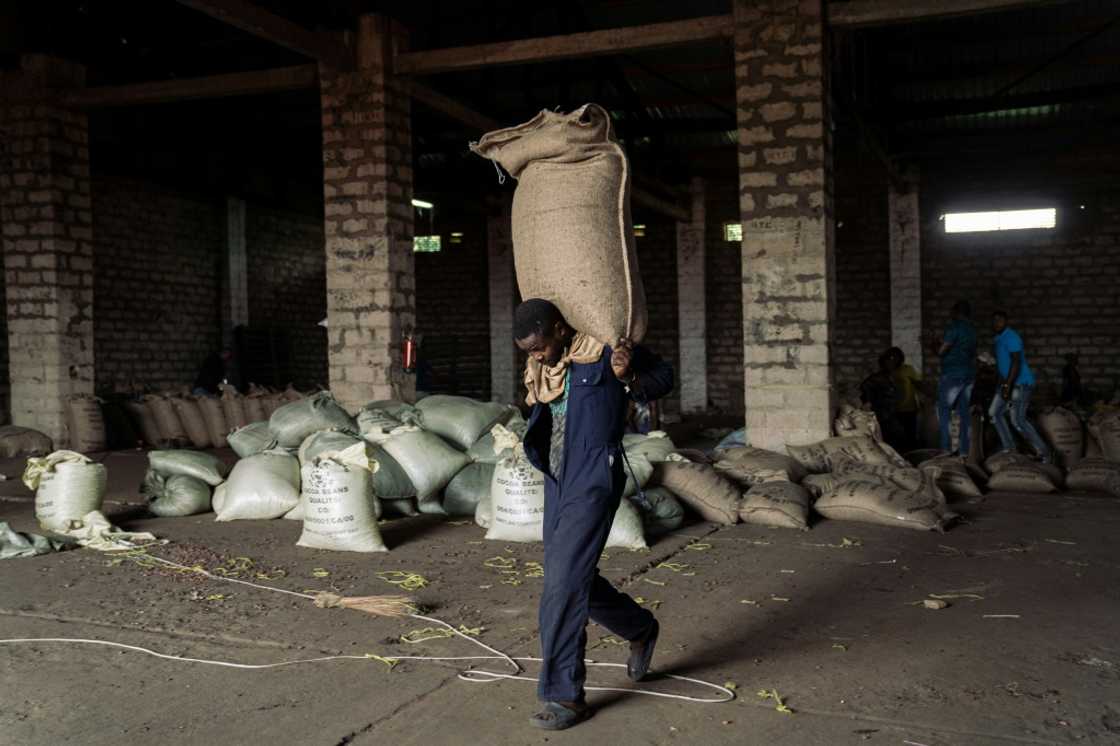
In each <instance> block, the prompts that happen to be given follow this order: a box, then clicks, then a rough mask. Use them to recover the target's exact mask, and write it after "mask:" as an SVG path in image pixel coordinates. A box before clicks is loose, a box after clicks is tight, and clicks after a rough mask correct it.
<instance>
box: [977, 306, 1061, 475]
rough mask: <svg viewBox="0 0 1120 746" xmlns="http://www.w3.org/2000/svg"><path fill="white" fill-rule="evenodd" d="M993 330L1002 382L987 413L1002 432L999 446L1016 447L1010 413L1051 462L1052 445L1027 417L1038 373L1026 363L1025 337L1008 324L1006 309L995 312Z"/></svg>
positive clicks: (1014, 424) (1035, 448) (1039, 450)
mask: <svg viewBox="0 0 1120 746" xmlns="http://www.w3.org/2000/svg"><path fill="white" fill-rule="evenodd" d="M992 331H993V332H995V340H994V342H993V346H994V348H995V355H996V369H997V370H998V371H999V386H998V387H997V388H996V395H995V398H994V399H992V406H991V409H989V410H988V414H989V415H990V416H991V418H992V423H993V424H994V425H995V426H996V432H997V433H999V442H1000V446H1001V447H1002V449H1003V450H1004V451H1014V450H1015V437H1014V436H1013V435H1012V434H1011V428H1009V427H1008V426H1007V419H1008V414H1009V413H1010V419H1011V425H1012V426H1013V427H1014V428H1015V429H1016V430H1017V431H1018V432H1019V434H1020V435H1022V436H1023V437H1024V438H1026V439H1027V442H1028V443H1030V444H1031V448H1033V449H1034V450H1035V451H1036V452H1037V453H1038V455H1039V457H1041V459H1042V462H1043V463H1044V464H1046V463H1050V448H1049V447H1048V446H1047V445H1046V441H1044V440H1043V439H1042V436H1040V435H1039V434H1038V431H1037V430H1035V429H1034V425H1032V424H1031V422H1030V420H1028V419H1027V408H1028V407H1029V406H1030V404H1031V393H1032V392H1033V391H1034V384H1035V377H1034V371H1032V370H1031V366H1030V365H1029V364H1028V363H1027V353H1026V350H1025V349H1023V338H1022V337H1020V336H1019V333H1018V332H1016V331H1015V330H1014V329H1012V328H1011V327H1009V326H1008V325H1007V313H1006V312H1004V311H996V312H995V313H994V314H992Z"/></svg>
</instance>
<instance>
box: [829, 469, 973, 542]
mask: <svg viewBox="0 0 1120 746" xmlns="http://www.w3.org/2000/svg"><path fill="white" fill-rule="evenodd" d="M813 508H814V509H815V510H816V511H817V512H818V513H820V514H821V515H823V516H824V517H825V518H831V519H833V520H837V521H861V522H863V523H877V524H880V525H883V526H901V527H903V528H913V529H919V530H925V531H929V530H941V529H942V528H943V527H944V525H945V523H946V521H947V520H949V519H950V518H952V517H953V514H951V513H948V512H947V511H946V510H945V506H944V503H943V501H941V502H939V501H938V499H937V497H936V496H935V495H933V494H931V493H930V492H929V490H927V489H924V488H923V489H917V490H908V489H905V488H903V487H899V486H898V485H896V484H893V483H891V482H887V481H879V480H874V479H866V480H865V479H850V480H844V481H842V482H840V483H839V484H838V485H837V486H836V487H835V488H833V489H832V490H831V491H829V492H828V493H827V494H825V495H822V496H821V497H820V499H819V500H817V502H816V503H815V504H814V505H813Z"/></svg>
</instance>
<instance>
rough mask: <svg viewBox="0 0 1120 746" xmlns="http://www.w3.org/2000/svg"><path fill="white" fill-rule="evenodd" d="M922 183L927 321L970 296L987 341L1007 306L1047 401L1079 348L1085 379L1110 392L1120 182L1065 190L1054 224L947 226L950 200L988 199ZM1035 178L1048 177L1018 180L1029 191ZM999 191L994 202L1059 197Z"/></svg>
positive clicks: (1118, 343) (930, 369) (1119, 303)
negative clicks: (971, 229) (1000, 228)
mask: <svg viewBox="0 0 1120 746" xmlns="http://www.w3.org/2000/svg"><path fill="white" fill-rule="evenodd" d="M926 186H927V188H925V189H923V192H922V215H923V219H922V223H923V231H922V260H923V261H922V265H923V266H922V271H923V315H924V317H925V324H926V327H927V328H932V329H936V330H938V331H940V330H942V329H943V328H944V325H945V323H946V320H947V319H948V316H949V309H950V308H951V307H952V305H953V303H954V302H955V301H957V300H958V299H961V298H964V299H968V300H970V301H972V304H973V317H974V319H975V320H976V322H977V326H978V328H979V332H980V349H981V350H984V349H988V348H989V345H990V344H991V337H992V334H991V330H990V316H991V313H992V311H993V310H996V309H997V308H1000V309H1003V310H1005V311H1007V312H1008V314H1009V315H1010V325H1011V326H1012V327H1013V328H1015V329H1016V330H1018V331H1019V332H1020V334H1022V336H1023V339H1024V342H1025V343H1026V351H1027V360H1028V361H1029V362H1030V364H1031V367H1032V368H1033V369H1034V370H1035V372H1036V374H1037V375H1038V376H1039V379H1040V388H1039V391H1038V394H1037V397H1038V398H1039V399H1040V400H1041V401H1046V400H1048V399H1051V398H1052V397H1053V396H1054V395H1055V394H1056V393H1057V389H1058V387H1059V386H1060V384H1061V369H1062V366H1063V365H1064V359H1063V356H1064V355H1065V354H1067V353H1077V354H1078V355H1079V356H1080V360H1081V375H1082V379H1083V383H1084V385H1085V386H1086V387H1088V388H1091V389H1094V390H1095V391H1096V392H1098V393H1101V394H1111V392H1112V391H1113V390H1114V388H1115V387H1116V386H1117V383H1118V379H1120V294H1118V293H1117V290H1116V288H1117V286H1118V285H1120V190H1117V189H1116V188H1115V187H1114V186H1111V185H1105V186H1098V187H1092V186H1090V187H1088V189H1087V190H1085V187H1082V190H1083V191H1082V193H1081V194H1080V195H1079V196H1076V197H1071V195H1070V194H1069V192H1066V193H1065V194H1066V197H1065V198H1063V199H1061V200H1060V206H1059V212H1058V228H1057V229H1056V230H1053V231H1041V230H1040V231H1009V232H1003V233H973V234H955V235H949V234H945V233H944V231H943V228H942V224H941V222H940V221H939V219H938V217H939V216H940V215H941V214H942V213H943V212H944V211H946V209H966V210H967V209H986V208H985V207H984V206H981V205H983V204H984V203H983V202H982V201H980V197H979V196H974V197H972V198H971V199H965V200H962V199H961V195H960V193H959V192H958V191H956V190H954V189H953V187H952V185H951V184H949V183H948V182H941V183H938V182H937V181H933V183H930V184H928V185H926ZM1031 186H1033V187H1035V188H1039V187H1043V186H1044V185H1043V184H1041V183H1038V182H1035V183H1034V184H1031V183H1030V182H1028V181H1024V182H1021V187H1020V188H1021V189H1023V190H1024V191H1025V190H1026V189H1027V188H1029V187H1031ZM994 188H995V187H993V189H994ZM1062 191H1064V190H1062ZM974 194H981V193H974ZM989 199H991V197H990V196H989ZM999 200H1000V203H1001V204H1000V205H997V207H1000V206H1002V207H1013V206H1039V205H1044V204H1054V202H1055V200H1054V199H1052V198H1051V199H1049V200H1045V199H1040V198H1039V197H1038V196H1037V195H1036V194H1029V193H1028V194H1025V195H1024V196H1022V197H1019V198H1016V196H1015V195H1014V194H1008V193H1007V192H1002V193H1001V194H1000V196H999ZM1081 204H1084V205H1085V209H1081V208H1080V205H1081ZM988 205H989V206H990V205H991V203H990V202H989V203H988ZM927 357H932V356H927ZM926 372H927V374H929V375H935V374H936V358H934V359H933V360H927V363H926Z"/></svg>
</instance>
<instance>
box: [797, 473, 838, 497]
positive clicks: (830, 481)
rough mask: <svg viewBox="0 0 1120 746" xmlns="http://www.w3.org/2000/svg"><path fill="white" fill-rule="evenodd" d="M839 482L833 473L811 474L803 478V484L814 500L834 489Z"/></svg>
mask: <svg viewBox="0 0 1120 746" xmlns="http://www.w3.org/2000/svg"><path fill="white" fill-rule="evenodd" d="M837 484H839V482H838V481H837V479H836V477H835V476H833V475H832V474H810V475H809V476H807V477H805V478H804V479H802V480H801V486H802V487H804V488H805V491H806V492H808V493H809V497H810V498H812V499H813V500H819V499H820V498H821V496H822V495H825V494H827V493H829V492H831V491H832V490H834V489H835V488H836V485H837Z"/></svg>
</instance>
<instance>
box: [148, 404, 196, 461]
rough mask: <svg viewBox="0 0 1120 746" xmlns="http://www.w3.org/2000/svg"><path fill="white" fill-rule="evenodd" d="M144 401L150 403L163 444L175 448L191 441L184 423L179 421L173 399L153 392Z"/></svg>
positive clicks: (150, 409)
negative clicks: (172, 404) (172, 402)
mask: <svg viewBox="0 0 1120 746" xmlns="http://www.w3.org/2000/svg"><path fill="white" fill-rule="evenodd" d="M144 403H145V404H146V405H148V410H149V411H150V412H151V413H152V416H153V417H155V420H156V427H157V428H158V429H159V437H160V443H161V444H162V445H164V446H169V447H172V448H175V447H177V446H181V445H186V444H187V443H189V442H190V438H188V437H187V431H186V429H185V428H184V427H183V423H182V422H180V421H179V415H178V414H176V413H175V408H174V407H172V406H171V399H169V398H168V397H166V396H158V395H155V394H152V395H149V396H145V397H144Z"/></svg>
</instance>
